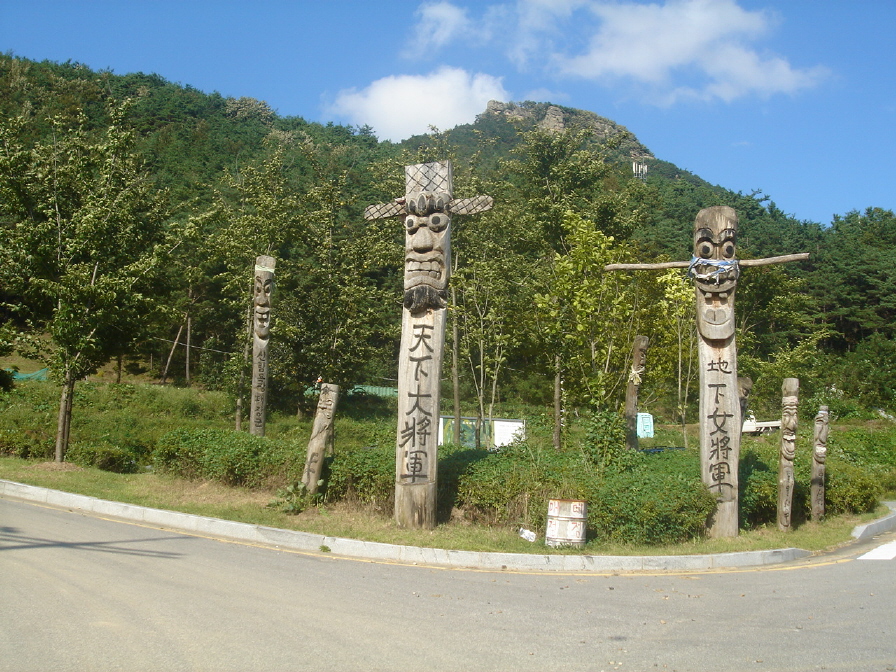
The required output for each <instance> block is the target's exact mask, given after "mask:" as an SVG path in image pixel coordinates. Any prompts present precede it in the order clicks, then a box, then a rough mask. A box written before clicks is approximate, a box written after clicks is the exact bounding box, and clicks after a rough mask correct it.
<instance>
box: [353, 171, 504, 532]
mask: <svg viewBox="0 0 896 672" xmlns="http://www.w3.org/2000/svg"><path fill="white" fill-rule="evenodd" d="M453 187H454V184H453V177H452V172H451V162H449V161H440V162H435V163H421V164H417V165H413V166H405V196H404V197H403V198H398V199H396V200H395V201H393V202H391V203H383V204H380V205H372V206H369V207H367V208H366V209H365V210H364V217H365V219H379V218H383V217H395V216H403V217H404V223H405V265H404V310H403V311H402V321H401V346H400V350H399V359H398V431H397V433H396V450H395V521H396V522H397V523H398V525H399V526H400V527H414V528H424V529H432V528H433V527H435V524H436V492H437V486H436V484H437V473H436V471H437V467H438V439H437V435H438V429H439V401H440V389H439V388H440V377H441V372H442V354H443V351H444V345H445V319H446V310H445V296H446V291H447V288H448V275H449V271H450V268H451V215H466V214H473V213H476V212H482V211H484V210H488V209H489V208H491V207H492V199H491V197H489V196H476V197H474V198H465V199H457V200H454V199H453V197H452V192H453Z"/></svg>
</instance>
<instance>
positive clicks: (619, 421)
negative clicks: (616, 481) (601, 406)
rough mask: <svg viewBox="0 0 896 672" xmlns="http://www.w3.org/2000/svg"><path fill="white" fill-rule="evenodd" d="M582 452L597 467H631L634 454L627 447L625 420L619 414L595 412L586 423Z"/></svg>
mask: <svg viewBox="0 0 896 672" xmlns="http://www.w3.org/2000/svg"><path fill="white" fill-rule="evenodd" d="M582 451H583V452H584V453H585V456H586V457H587V458H588V460H589V461H590V462H591V463H592V464H594V465H595V466H597V467H601V468H606V467H617V466H623V467H624V466H630V465H628V463H629V462H630V459H629V458H631V457H632V456H633V455H634V453H632V452H631V451H630V450H628V449H627V448H626V446H625V420H624V419H623V417H622V416H621V415H619V413H614V412H612V411H601V410H598V411H594V412H593V413H592V414H591V416H590V417H589V418H588V419H587V420H586V421H585V440H584V442H583V444H582Z"/></svg>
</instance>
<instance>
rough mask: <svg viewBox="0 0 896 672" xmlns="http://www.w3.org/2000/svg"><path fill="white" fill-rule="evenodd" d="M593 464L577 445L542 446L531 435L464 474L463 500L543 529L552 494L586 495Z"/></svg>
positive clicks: (486, 515)
mask: <svg viewBox="0 0 896 672" xmlns="http://www.w3.org/2000/svg"><path fill="white" fill-rule="evenodd" d="M591 472H592V467H591V465H590V464H589V463H588V462H587V461H586V460H585V459H584V458H583V456H582V454H581V453H580V452H578V451H575V452H565V451H560V452H558V451H554V450H553V449H550V448H547V449H544V448H542V449H538V448H536V447H533V446H532V445H530V444H529V443H527V442H526V441H517V442H514V443H512V444H511V445H509V446H505V447H504V448H503V449H502V450H501V451H500V452H498V453H491V454H489V455H488V456H487V457H485V458H484V459H481V460H479V461H477V462H475V463H473V464H471V465H470V467H469V468H468V469H467V470H466V471H465V473H464V474H463V475H462V476H461V477H460V479H459V484H458V501H459V502H460V503H461V504H462V505H463V506H464V507H467V508H468V510H469V512H470V513H472V514H473V515H474V517H477V518H481V519H483V520H485V521H487V522H491V523H502V524H511V525H525V526H527V527H534V528H536V529H544V527H545V519H546V516H547V500H548V499H582V498H583V495H584V492H585V489H584V487H583V483H582V481H583V476H585V475H588V474H590V473H591Z"/></svg>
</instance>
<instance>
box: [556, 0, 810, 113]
mask: <svg viewBox="0 0 896 672" xmlns="http://www.w3.org/2000/svg"><path fill="white" fill-rule="evenodd" d="M588 8H589V9H590V11H591V13H593V14H594V15H595V16H596V17H597V18H598V19H599V20H600V23H599V25H598V26H597V27H596V28H595V30H594V32H593V34H592V35H591V37H590V41H589V43H588V47H587V49H586V50H585V52H584V53H581V54H579V55H575V56H569V55H566V54H563V53H561V52H559V51H558V52H555V53H554V54H553V57H552V58H553V62H554V63H555V65H556V66H557V67H558V68H559V71H560V72H562V73H563V74H566V75H573V76H577V77H581V78H585V79H592V80H596V81H604V82H610V81H612V80H614V79H615V80H627V81H634V82H636V83H638V84H640V85H644V86H646V88H647V90H648V91H649V93H650V95H651V96H653V99H654V100H656V101H658V102H660V101H661V102H665V103H672V102H675V101H676V100H678V99H680V98H699V99H704V100H709V99H714V98H718V99H721V100H724V101H726V102H728V101H731V100H734V99H736V98H739V97H742V96H745V95H750V94H757V95H760V96H768V95H771V94H774V93H793V92H795V91H798V90H800V89H803V88H808V87H811V86H814V85H815V84H817V83H818V81H819V80H820V79H822V78H823V77H824V76H825V75H826V73H827V71H826V69H824V68H821V67H815V68H810V69H802V70H801V69H796V68H793V67H792V66H791V65H790V64H789V63H788V62H787V61H786V60H785V59H783V58H780V57H775V56H763V55H760V54H759V53H758V52H757V51H756V50H755V49H754V48H752V47H751V46H750V43H751V42H753V41H755V40H757V39H758V38H760V37H762V36H763V35H764V34H766V33H767V32H768V31H769V30H770V28H771V27H772V23H773V16H772V15H770V14H768V13H766V12H762V11H756V12H751V11H747V10H745V9H743V8H741V7H740V6H738V5H737V3H736V2H735V1H734V0H669V1H668V2H666V3H665V4H662V5H659V4H637V3H631V2H626V3H615V2H614V3H607V2H592V3H589V5H588Z"/></svg>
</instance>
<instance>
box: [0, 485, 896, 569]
mask: <svg viewBox="0 0 896 672" xmlns="http://www.w3.org/2000/svg"><path fill="white" fill-rule="evenodd" d="M0 497H10V498H14V499H22V500H26V501H32V502H40V503H43V504H48V505H51V506H56V507H60V508H66V509H76V510H79V511H86V512H89V513H93V514H96V515H102V516H111V517H114V518H120V519H123V520H129V521H135V522H139V523H144V524H146V525H152V526H154V527H161V528H169V529H174V530H181V531H183V532H187V533H194V534H201V535H205V536H210V537H220V538H223V539H232V540H236V541H244V542H250V543H256V544H265V545H268V546H274V547H279V548H288V549H292V550H299V551H312V552H321V547H323V546H326V547H328V548H329V549H330V553H332V554H333V555H340V556H346V557H352V558H365V559H370V560H387V561H391V562H400V563H405V564H417V565H438V566H447V567H464V568H476V569H486V570H502V569H509V570H531V571H547V572H551V571H557V572H614V571H645V570H650V571H660V570H684V571H691V570H703V569H718V568H723V567H729V568H730V567H754V566H758V565H771V564H776V563H781V562H789V561H791V560H796V559H798V558H804V557H806V556H807V555H811V553H810V552H809V551H805V550H803V549H800V548H781V549H775V550H770V551H744V552H740V553H718V554H715V555H656V556H625V555H538V554H525V553H484V552H477V551H452V550H446V549H442V548H420V547H416V546H398V545H394V544H382V543H377V542H371V541H359V540H357V539H344V538H341V537H327V536H324V535H320V534H311V533H308V532H295V531H292V530H281V529H278V528H274V527H265V526H263V525H252V524H250V523H237V522H233V521H229V520H220V519H218V518H207V517H205V516H195V515H192V514H188V513H179V512H177V511H166V510H163V509H151V508H149V507H145V506H137V505H135V504H123V503H121V502H112V501H108V500H105V499H97V498H96V497H88V496H86V495H75V494H72V493H68V492H62V491H59V490H50V489H48V488H40V487H37V486H33V485H24V484H22V483H16V482H14V481H5V480H2V479H0ZM888 518H893V525H892V526H893V527H896V513H894V514H893V515H892V516H888V517H887V519H888ZM887 519H883V520H887ZM878 522H880V521H878ZM875 524H877V523H871V524H870V525H875ZM863 527H868V526H863ZM857 529H858V528H857ZM888 529H891V528H888ZM853 536H855V532H854V533H853Z"/></svg>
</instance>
